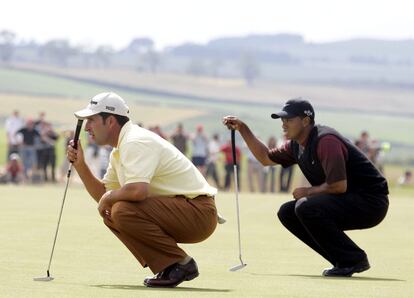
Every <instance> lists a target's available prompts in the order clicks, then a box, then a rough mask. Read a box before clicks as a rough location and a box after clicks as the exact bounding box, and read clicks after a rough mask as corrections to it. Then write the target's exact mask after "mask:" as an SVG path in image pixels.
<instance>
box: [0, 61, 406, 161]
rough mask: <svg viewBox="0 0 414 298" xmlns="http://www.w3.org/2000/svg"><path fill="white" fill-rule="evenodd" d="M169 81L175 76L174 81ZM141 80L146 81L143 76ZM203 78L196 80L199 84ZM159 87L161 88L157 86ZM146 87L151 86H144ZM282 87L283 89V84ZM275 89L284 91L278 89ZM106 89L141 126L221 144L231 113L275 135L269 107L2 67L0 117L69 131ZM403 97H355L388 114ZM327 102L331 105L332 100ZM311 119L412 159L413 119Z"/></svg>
mask: <svg viewBox="0 0 414 298" xmlns="http://www.w3.org/2000/svg"><path fill="white" fill-rule="evenodd" d="M124 75H125V74H124ZM131 75H132V74H131ZM120 76H121V74H120ZM114 77H116V76H114ZM132 78H134V77H132ZM138 79H139V78H137V80H138ZM175 79H179V78H177V77H176V78H175ZM175 79H174V77H172V78H171V82H170V83H171V84H172V83H173V82H174V80H175ZM147 80H149V78H148V77H147ZM160 80H161V81H160V82H163V80H167V78H165V77H161V78H160ZM181 80H182V82H181V83H180V84H184V83H183V82H184V78H181ZM193 80H195V79H193ZM203 80H204V79H200V81H201V82H202V81H203ZM209 80H210V81H208V80H207V81H208V82H209V84H210V85H209V88H210V89H216V86H215V85H214V83H212V82H211V79H209ZM138 81H139V80H138ZM145 82H146V81H145V80H143V82H142V84H147V83H145ZM189 82H190V83H191V84H188V85H187V86H188V88H189V89H191V88H195V89H197V88H198V87H197V86H198V84H197V82H196V81H188V82H187V83H189ZM206 84H207V83H206ZM223 84H224V86H227V85H229V86H237V85H238V84H239V83H237V82H236V81H234V82H233V83H232V81H229V82H226V83H223ZM226 84H227V85H226ZM160 85H162V84H161V83H160ZM148 86H152V85H151V84H149V83H148ZM285 87H286V88H288V86H285ZM302 87H304V86H302ZM305 87H306V86H305ZM305 87H304V88H305ZM280 88H284V87H283V86H281V87H280ZM306 88H308V91H309V92H311V91H312V90H319V89H317V88H316V89H312V87H311V86H307V87H306ZM330 88H331V87H324V88H323V89H320V91H321V92H322V93H321V94H324V95H325V96H328V95H330V94H331V93H330V92H328V91H329V90H331V89H330ZM108 89H111V90H114V91H116V92H118V93H119V94H121V95H122V96H123V97H124V98H125V99H126V100H127V101H128V103H129V104H130V106H131V112H132V119H133V120H134V121H137V122H141V123H144V125H145V126H148V125H154V124H160V125H161V126H162V127H163V129H164V130H166V131H167V132H172V131H173V129H174V128H175V126H176V124H177V123H178V122H182V123H184V126H185V129H186V130H187V132H193V131H194V130H195V126H196V125H197V124H203V125H204V126H205V128H206V132H207V133H208V134H212V133H213V132H217V133H219V134H220V135H221V139H222V140H223V141H224V140H225V139H227V138H228V137H229V133H228V131H227V130H226V129H225V128H224V127H223V125H222V124H221V120H222V118H223V116H225V115H229V114H231V115H237V116H239V117H240V118H241V119H242V120H244V121H245V122H246V123H247V124H248V125H249V126H250V127H251V128H252V130H253V131H254V132H255V133H256V134H257V135H258V136H259V137H260V138H261V139H262V140H264V141H265V142H266V141H267V139H268V137H269V136H270V135H275V136H276V137H280V135H281V127H280V126H281V123H280V121H275V120H272V119H271V118H270V114H271V112H273V111H275V110H276V109H279V107H276V106H275V105H274V104H266V103H261V104H254V103H248V102H244V103H242V102H240V103H232V102H231V101H225V102H223V103H220V102H214V101H204V100H196V99H191V98H183V97H179V96H177V97H170V96H158V95H151V94H146V93H140V92H133V91H131V90H123V89H119V90H118V89H113V88H108V87H106V86H104V85H96V84H87V83H82V82H79V81H73V80H69V79H64V78H57V77H53V76H50V75H44V74H36V73H33V72H25V71H17V70H7V69H0V100H1V102H2V103H3V105H2V106H0V119H1V118H2V119H5V117H7V116H8V115H9V114H10V113H11V111H12V110H13V109H14V108H18V109H20V110H21V111H22V113H23V114H24V115H25V116H29V115H33V116H36V115H37V113H38V111H40V110H45V111H46V112H47V117H48V118H49V119H50V120H52V121H56V123H57V124H62V125H65V126H68V127H71V126H72V125H73V123H74V121H73V120H74V119H73V116H72V115H73V114H72V113H73V111H75V110H77V109H79V108H80V107H82V106H84V105H85V104H86V102H87V101H86V99H87V98H90V97H91V96H93V95H94V94H96V93H98V92H101V91H104V90H108ZM219 90H220V89H219ZM292 90H294V89H292ZM347 92H351V91H350V90H345V89H344V90H343V92H339V93H338V94H339V95H338V96H340V97H341V100H340V101H339V104H349V105H354V104H355V102H354V101H353V100H350V101H349V103H347V101H346V100H345V99H346V98H348V97H349V98H350V99H354V97H353V96H352V92H351V93H347ZM355 92H358V90H355ZM361 92H362V91H361ZM376 92H377V93H376V94H383V95H384V96H385V95H387V94H388V93H387V92H388V91H387V92H385V91H384V92H382V91H376ZM223 94H227V93H223ZM347 94H348V95H347ZM409 95H410V93H404V92H400V93H396V94H395V96H397V97H398V96H401V100H402V101H403V103H401V102H400V101H398V100H397V101H395V102H392V103H389V104H388V106H384V105H383V106H382V107H381V103H383V101H381V100H380V101H379V104H378V105H376V104H375V102H376V100H377V98H376V97H367V100H368V101H364V100H362V99H361V100H360V103H361V105H362V106H367V105H369V106H371V107H372V106H374V107H375V108H377V107H379V108H385V107H386V108H390V111H392V107H396V106H398V107H399V109H400V110H407V111H412V110H413V109H412V108H409V107H407V105H411V104H412V105H414V101H406V99H405V96H409ZM333 99H334V98H332V103H334V102H335V101H334V100H333ZM391 99H392V98H391V97H390V100H391ZM316 108H317V106H316ZM316 115H317V116H316V117H317V122H319V123H322V124H326V125H330V126H333V127H335V128H336V129H337V130H339V131H340V132H342V133H343V134H344V135H346V136H347V137H349V138H351V139H352V138H356V137H357V136H358V135H359V134H360V132H361V131H362V130H368V131H369V132H370V134H371V135H372V137H373V138H376V139H378V140H380V141H388V142H391V143H392V145H393V146H392V150H391V152H389V153H388V154H387V155H386V158H388V159H389V160H398V161H405V160H414V154H413V152H414V138H412V137H411V136H412V131H413V129H414V117H408V116H407V117H403V116H397V115H393V114H390V115H386V114H375V113H372V114H367V113H365V112H362V111H360V112H355V111H354V112H351V111H349V110H347V109H343V108H340V107H337V108H335V109H334V108H331V109H321V110H319V109H317V110H316Z"/></svg>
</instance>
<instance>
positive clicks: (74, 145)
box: [73, 119, 83, 149]
mask: <svg viewBox="0 0 414 298" xmlns="http://www.w3.org/2000/svg"><path fill="white" fill-rule="evenodd" d="M82 123H83V120H81V119H79V120H78V124H76V131H75V137H74V138H73V148H75V149H78V141H79V135H80V131H81V129H82Z"/></svg>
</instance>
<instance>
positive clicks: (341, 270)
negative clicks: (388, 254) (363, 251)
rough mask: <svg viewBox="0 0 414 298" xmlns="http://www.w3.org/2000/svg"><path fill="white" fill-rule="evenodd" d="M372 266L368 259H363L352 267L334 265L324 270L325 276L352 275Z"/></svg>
mask: <svg viewBox="0 0 414 298" xmlns="http://www.w3.org/2000/svg"><path fill="white" fill-rule="evenodd" d="M369 268H371V266H370V265H369V262H368V259H366V258H365V259H363V260H362V261H360V262H358V263H356V264H355V265H354V266H350V267H337V266H335V267H333V268H331V269H325V270H324V271H323V272H322V275H323V276H328V277H335V276H336V277H351V276H352V274H354V273H360V272H363V271H366V270H368V269H369Z"/></svg>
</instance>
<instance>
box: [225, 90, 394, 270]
mask: <svg viewBox="0 0 414 298" xmlns="http://www.w3.org/2000/svg"><path fill="white" fill-rule="evenodd" d="M314 117H315V112H314V110H313V107H312V105H311V104H310V103H309V102H308V101H306V100H303V99H301V98H298V99H293V100H289V101H288V102H286V104H285V106H284V107H283V109H282V111H281V112H278V113H275V114H272V118H281V119H282V128H283V131H284V133H285V135H286V137H287V138H288V139H289V140H290V141H289V142H286V143H285V144H284V145H283V146H281V147H279V148H276V149H271V150H269V149H268V148H267V147H266V146H265V145H264V144H263V143H261V142H260V141H259V140H258V139H257V138H256V137H255V136H254V135H253V133H252V132H251V131H250V129H249V128H248V126H247V125H246V124H245V123H243V122H242V121H240V120H239V119H237V118H236V117H233V116H228V117H225V118H224V121H223V122H224V124H225V125H227V126H228V127H229V128H232V129H237V130H239V132H240V134H241V135H242V137H243V138H244V140H245V141H246V143H247V144H248V146H249V148H250V150H251V151H252V152H253V153H254V155H255V156H256V158H257V159H258V160H259V161H260V162H261V163H262V164H263V165H274V164H280V165H282V166H283V167H287V166H291V165H293V164H298V165H299V167H300V169H301V170H302V172H303V174H304V175H305V177H306V178H307V180H308V181H309V183H310V184H311V186H310V187H299V188H296V189H295V190H294V191H293V198H294V200H293V201H290V202H287V203H285V204H283V205H282V206H281V207H280V209H279V212H278V216H279V219H280V221H281V222H282V224H283V225H284V226H285V227H286V228H287V229H288V230H289V231H290V232H292V233H293V234H294V235H295V236H296V237H298V238H299V239H300V240H301V241H303V242H304V243H305V244H307V245H308V246H309V247H311V248H312V249H313V250H315V251H316V252H317V253H319V254H320V255H321V256H323V257H324V258H325V259H326V260H327V261H329V262H330V263H331V264H332V265H333V268H331V269H326V270H324V271H323V273H322V274H323V275H324V276H352V274H354V273H359V272H363V271H365V270H368V269H369V268H370V265H369V262H368V258H367V255H366V253H365V252H364V251H363V250H362V249H361V248H359V247H358V246H357V245H356V244H355V243H354V242H353V241H352V240H351V239H350V238H349V237H348V236H347V235H346V234H345V233H344V231H346V230H354V229H367V228H371V227H373V226H376V225H377V224H379V223H380V222H381V221H382V220H383V219H384V217H385V215H386V213H387V210H388V185H387V181H386V180H385V178H384V177H383V176H382V175H381V173H380V172H379V171H378V170H377V169H376V168H375V166H374V165H373V164H372V163H371V162H370V161H369V160H368V158H367V157H366V156H365V155H364V154H363V153H362V152H361V151H360V150H359V149H358V148H356V146H355V145H354V144H352V143H351V142H350V141H349V140H347V139H345V138H344V137H343V136H342V135H341V134H339V133H338V132H337V131H335V130H334V129H332V128H329V127H327V126H321V125H315V122H314Z"/></svg>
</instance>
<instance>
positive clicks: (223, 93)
mask: <svg viewBox="0 0 414 298" xmlns="http://www.w3.org/2000/svg"><path fill="white" fill-rule="evenodd" d="M19 67H21V68H26V69H32V70H33V71H35V72H36V71H42V72H46V73H52V74H53V73H55V74H59V75H63V76H68V77H73V78H80V79H93V80H96V81H100V82H102V83H105V82H106V83H112V84H119V85H122V86H126V87H133V88H144V89H148V90H154V91H166V92H169V93H173V94H174V93H177V94H186V95H188V96H190V97H191V96H200V97H203V98H205V100H208V99H219V100H227V101H229V102H232V101H233V102H234V101H238V102H245V103H248V102H250V103H260V104H263V103H265V104H268V105H273V106H277V105H283V103H284V102H285V101H286V99H288V98H292V97H298V96H304V97H308V98H310V99H312V102H313V103H314V105H315V107H317V108H319V109H333V110H343V109H347V110H351V111H355V110H359V111H363V112H369V113H372V114H376V113H386V114H388V113H390V112H392V113H398V114H405V115H411V116H412V115H414V112H413V110H414V101H412V100H411V99H412V98H413V97H414V90H406V89H390V88H385V87H384V88H379V89H374V88H370V87H363V85H361V86H344V85H342V86H339V85H338V86H333V85H321V84H300V83H295V84H291V83H287V82H286V81H284V80H280V81H263V80H258V81H257V82H256V83H255V84H254V86H253V87H252V86H247V85H246V84H245V82H244V81H243V80H242V79H229V78H226V79H224V78H211V77H194V76H188V75H176V74H164V73H158V74H148V73H138V72H136V71H133V70H125V69H83V68H82V69H76V68H67V69H63V68H54V67H50V66H39V65H19ZM284 70H285V69H284V67H283V66H280V67H279V69H275V71H276V72H280V73H281V76H282V77H283V72H284ZM308 71H310V70H308ZM297 72H298V74H297V75H298V77H300V68H299V69H298V70H297Z"/></svg>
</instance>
